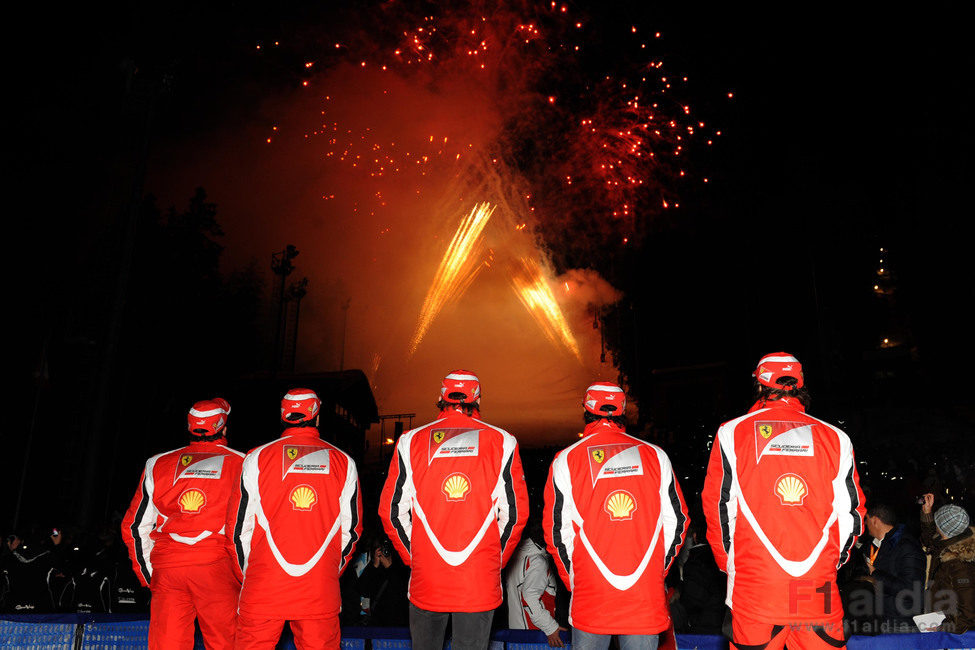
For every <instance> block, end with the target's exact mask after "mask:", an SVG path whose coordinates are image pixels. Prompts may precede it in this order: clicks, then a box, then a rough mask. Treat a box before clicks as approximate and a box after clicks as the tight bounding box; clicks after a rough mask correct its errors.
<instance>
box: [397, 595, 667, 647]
mask: <svg viewBox="0 0 975 650" xmlns="http://www.w3.org/2000/svg"><path fill="white" fill-rule="evenodd" d="M448 618H449V619H451V623H452V626H453V627H452V630H451V634H450V636H451V639H450V647H451V648H453V650H487V649H488V644H489V643H490V641H491V619H493V618H494V610H493V609H489V610H488V611H486V612H431V611H429V610H426V609H420V608H419V607H417V606H416V605H414V604H413V603H410V638H411V639H412V640H413V647H414V648H416V650H440V648H443V641H444V632H445V631H446V630H447V619H448ZM654 647H656V646H654Z"/></svg>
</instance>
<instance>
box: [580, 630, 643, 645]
mask: <svg viewBox="0 0 975 650" xmlns="http://www.w3.org/2000/svg"><path fill="white" fill-rule="evenodd" d="M612 638H613V635H612V634H592V633H590V632H583V631H582V630H580V629H578V628H572V650H606V648H608V647H609V640H610V639H612ZM616 638H617V639H619V642H620V650H657V635H656V634H617V635H616Z"/></svg>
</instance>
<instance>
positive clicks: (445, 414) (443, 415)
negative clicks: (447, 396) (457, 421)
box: [438, 408, 481, 420]
mask: <svg viewBox="0 0 975 650" xmlns="http://www.w3.org/2000/svg"><path fill="white" fill-rule="evenodd" d="M454 418H464V419H466V420H470V419H472V418H473V419H475V420H480V419H481V412H480V411H479V410H477V409H474V412H473V413H472V414H471V415H467V414H466V413H464V412H463V411H458V410H457V409H455V408H445V409H444V410H442V411H440V415H439V416H438V419H441V420H443V419H446V420H450V419H454Z"/></svg>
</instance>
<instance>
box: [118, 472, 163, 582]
mask: <svg viewBox="0 0 975 650" xmlns="http://www.w3.org/2000/svg"><path fill="white" fill-rule="evenodd" d="M157 458H158V456H153V457H152V458H150V459H149V460H148V461H146V467H145V469H144V470H143V472H142V477H141V478H140V479H139V487H138V488H137V489H136V491H135V496H133V497H132V503H130V504H129V509H128V511H126V513H125V517H124V518H123V519H122V539H123V540H124V541H125V545H126V546H127V547H128V549H129V557H130V558H131V559H132V568H133V569H134V571H135V575H136V576H137V577H138V578H139V582H140V583H142V586H143V587H148V586H149V583H150V582H151V581H152V560H151V556H152V547H153V544H154V543H155V542H153V540H152V537H150V534H151V533H152V531H153V530H154V529H155V527H156V520H157V519H158V516H159V511H158V510H156V506H155V504H154V503H153V500H152V499H153V496H154V490H155V483H154V481H153V474H152V473H153V470H154V469H155V466H156V459H157Z"/></svg>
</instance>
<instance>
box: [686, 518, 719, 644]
mask: <svg viewBox="0 0 975 650" xmlns="http://www.w3.org/2000/svg"><path fill="white" fill-rule="evenodd" d="M705 530H706V529H705V527H704V525H703V524H698V523H696V522H695V523H692V524H691V528H690V532H689V534H688V543H687V548H686V549H685V553H684V554H682V555H683V556H684V557H683V558H681V559H683V560H684V561H683V563H682V564H680V567H679V568H680V571H679V578H680V579H679V581H678V593H679V594H680V596H679V599H678V602H679V604H680V608H681V610H682V613H683V617H684V619H685V621H684V623H685V624H684V627H683V628H682V629H679V630H678V631H679V632H686V633H689V634H721V624H722V622H723V621H724V616H725V604H724V595H725V589H726V584H725V582H726V578H725V575H724V573H722V572H721V569H719V568H718V564H717V563H716V562H715V561H714V554H713V553H712V552H711V547H710V546H709V545H708V543H707V539H706V538H705V536H706V532H705ZM678 561H679V560H678Z"/></svg>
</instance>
